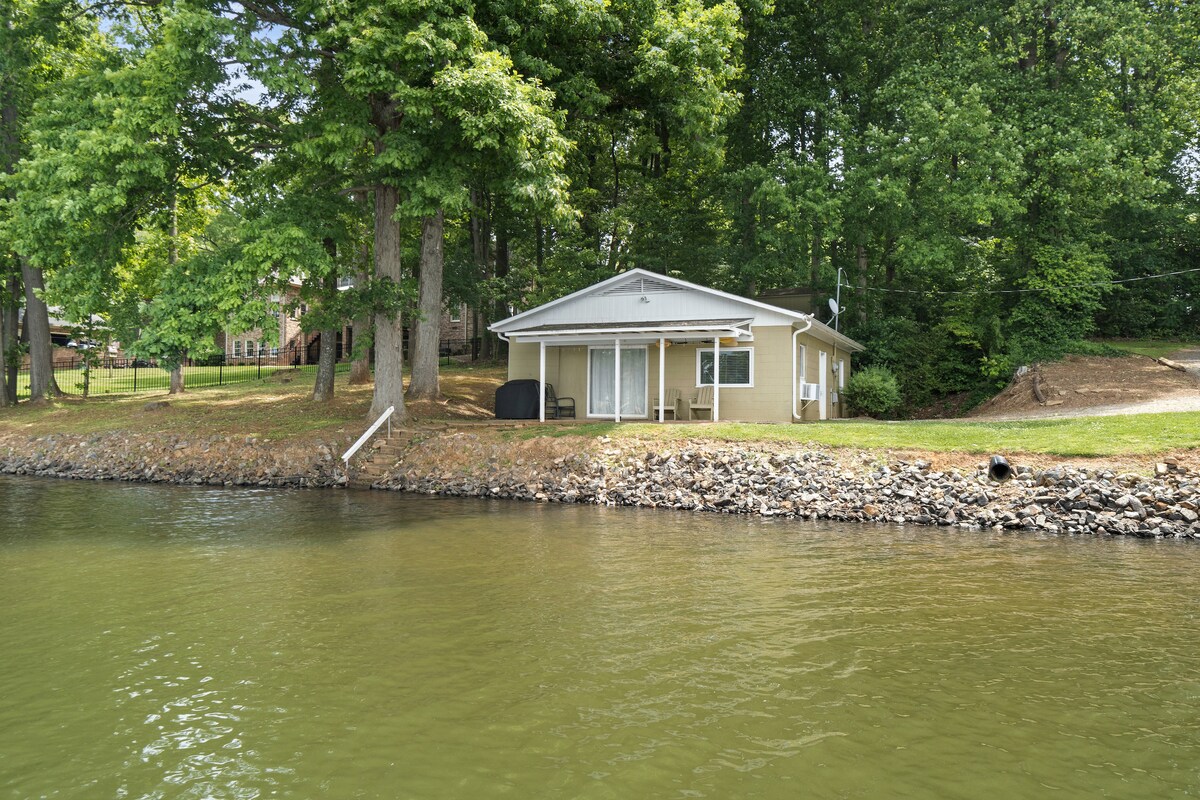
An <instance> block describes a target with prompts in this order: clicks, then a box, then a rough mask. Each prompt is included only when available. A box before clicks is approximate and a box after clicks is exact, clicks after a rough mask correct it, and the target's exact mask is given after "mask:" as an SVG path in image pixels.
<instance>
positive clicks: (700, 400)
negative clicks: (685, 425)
mask: <svg viewBox="0 0 1200 800" xmlns="http://www.w3.org/2000/svg"><path fill="white" fill-rule="evenodd" d="M712 407H713V387H711V386H701V387H699V388H698V389H696V393H695V394H694V395H692V397H691V398H690V399H688V400H684V399H682V398H681V399H678V400H676V401H675V419H695V418H696V410H697V409H699V410H701V411H705V410H707V411H708V418H709V419H712Z"/></svg>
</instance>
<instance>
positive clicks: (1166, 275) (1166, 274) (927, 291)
mask: <svg viewBox="0 0 1200 800" xmlns="http://www.w3.org/2000/svg"><path fill="white" fill-rule="evenodd" d="M1190 272H1200V267H1196V268H1194V269H1181V270H1176V271H1175V272H1163V273H1160V274H1158V275H1143V276H1142V277H1140V278H1121V279H1119V280H1115V281H1095V282H1093V283H1068V284H1065V285H1063V286H1046V287H1042V288H1027V289H889V288H887V287H885V286H863V287H858V288H861V289H866V290H867V291H868V292H891V293H892V294H1023V293H1025V292H1057V291H1061V290H1062V289H1084V288H1089V287H1094V286H1116V285H1117V284H1120V283H1136V282H1137V281H1151V280H1154V279H1156V278H1170V277H1172V276H1175V275H1187V274H1188V273H1190ZM842 286H845V287H846V288H847V289H854V288H855V287H854V286H852V285H850V284H848V283H843V284H842Z"/></svg>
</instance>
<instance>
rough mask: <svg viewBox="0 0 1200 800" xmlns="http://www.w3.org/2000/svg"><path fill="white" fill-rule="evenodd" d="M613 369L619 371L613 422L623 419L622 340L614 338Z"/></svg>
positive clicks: (614, 399)
mask: <svg viewBox="0 0 1200 800" xmlns="http://www.w3.org/2000/svg"><path fill="white" fill-rule="evenodd" d="M613 371H614V372H616V373H617V380H616V390H615V392H616V394H615V395H614V397H613V422H620V421H621V340H620V339H613Z"/></svg>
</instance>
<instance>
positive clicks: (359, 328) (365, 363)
mask: <svg viewBox="0 0 1200 800" xmlns="http://www.w3.org/2000/svg"><path fill="white" fill-rule="evenodd" d="M357 199H358V201H360V202H361V201H364V200H366V198H365V197H363V196H361V195H360V196H358V198H357ZM370 263H371V246H370V244H368V243H366V242H364V243H363V244H362V246H361V249H360V250H359V253H358V265H359V266H358V271H357V272H356V273H355V275H354V285H355V286H356V287H360V288H361V287H363V286H366V285H367V277H368V274H367V270H369V269H370V266H369V265H370ZM350 325H351V328H350V330H351V353H350V357H351V358H352V359H353V360H352V361H351V362H350V377H349V379H348V380H347V382H348V383H349V384H350V385H351V386H366V385H367V384H368V383H370V382H371V343H372V342H374V341H375V332H374V331H373V330H372V328H371V315H370V314H368V313H367V312H366V311H360V312H358V315H357V316H355V317H354V321H353V322H352V323H351V324H350Z"/></svg>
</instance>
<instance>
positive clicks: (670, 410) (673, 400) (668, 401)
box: [654, 389, 683, 419]
mask: <svg viewBox="0 0 1200 800" xmlns="http://www.w3.org/2000/svg"><path fill="white" fill-rule="evenodd" d="M681 397H683V392H681V391H680V390H679V389H667V395H666V397H664V398H663V404H662V411H663V419H666V418H667V415H668V414H670V415H671V419H679V416H678V415H677V414H676V413H675V406H676V404H677V403H678V402H679V399H680V398H681ZM654 418H655V419H658V407H657V406H656V407H655V408H654Z"/></svg>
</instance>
